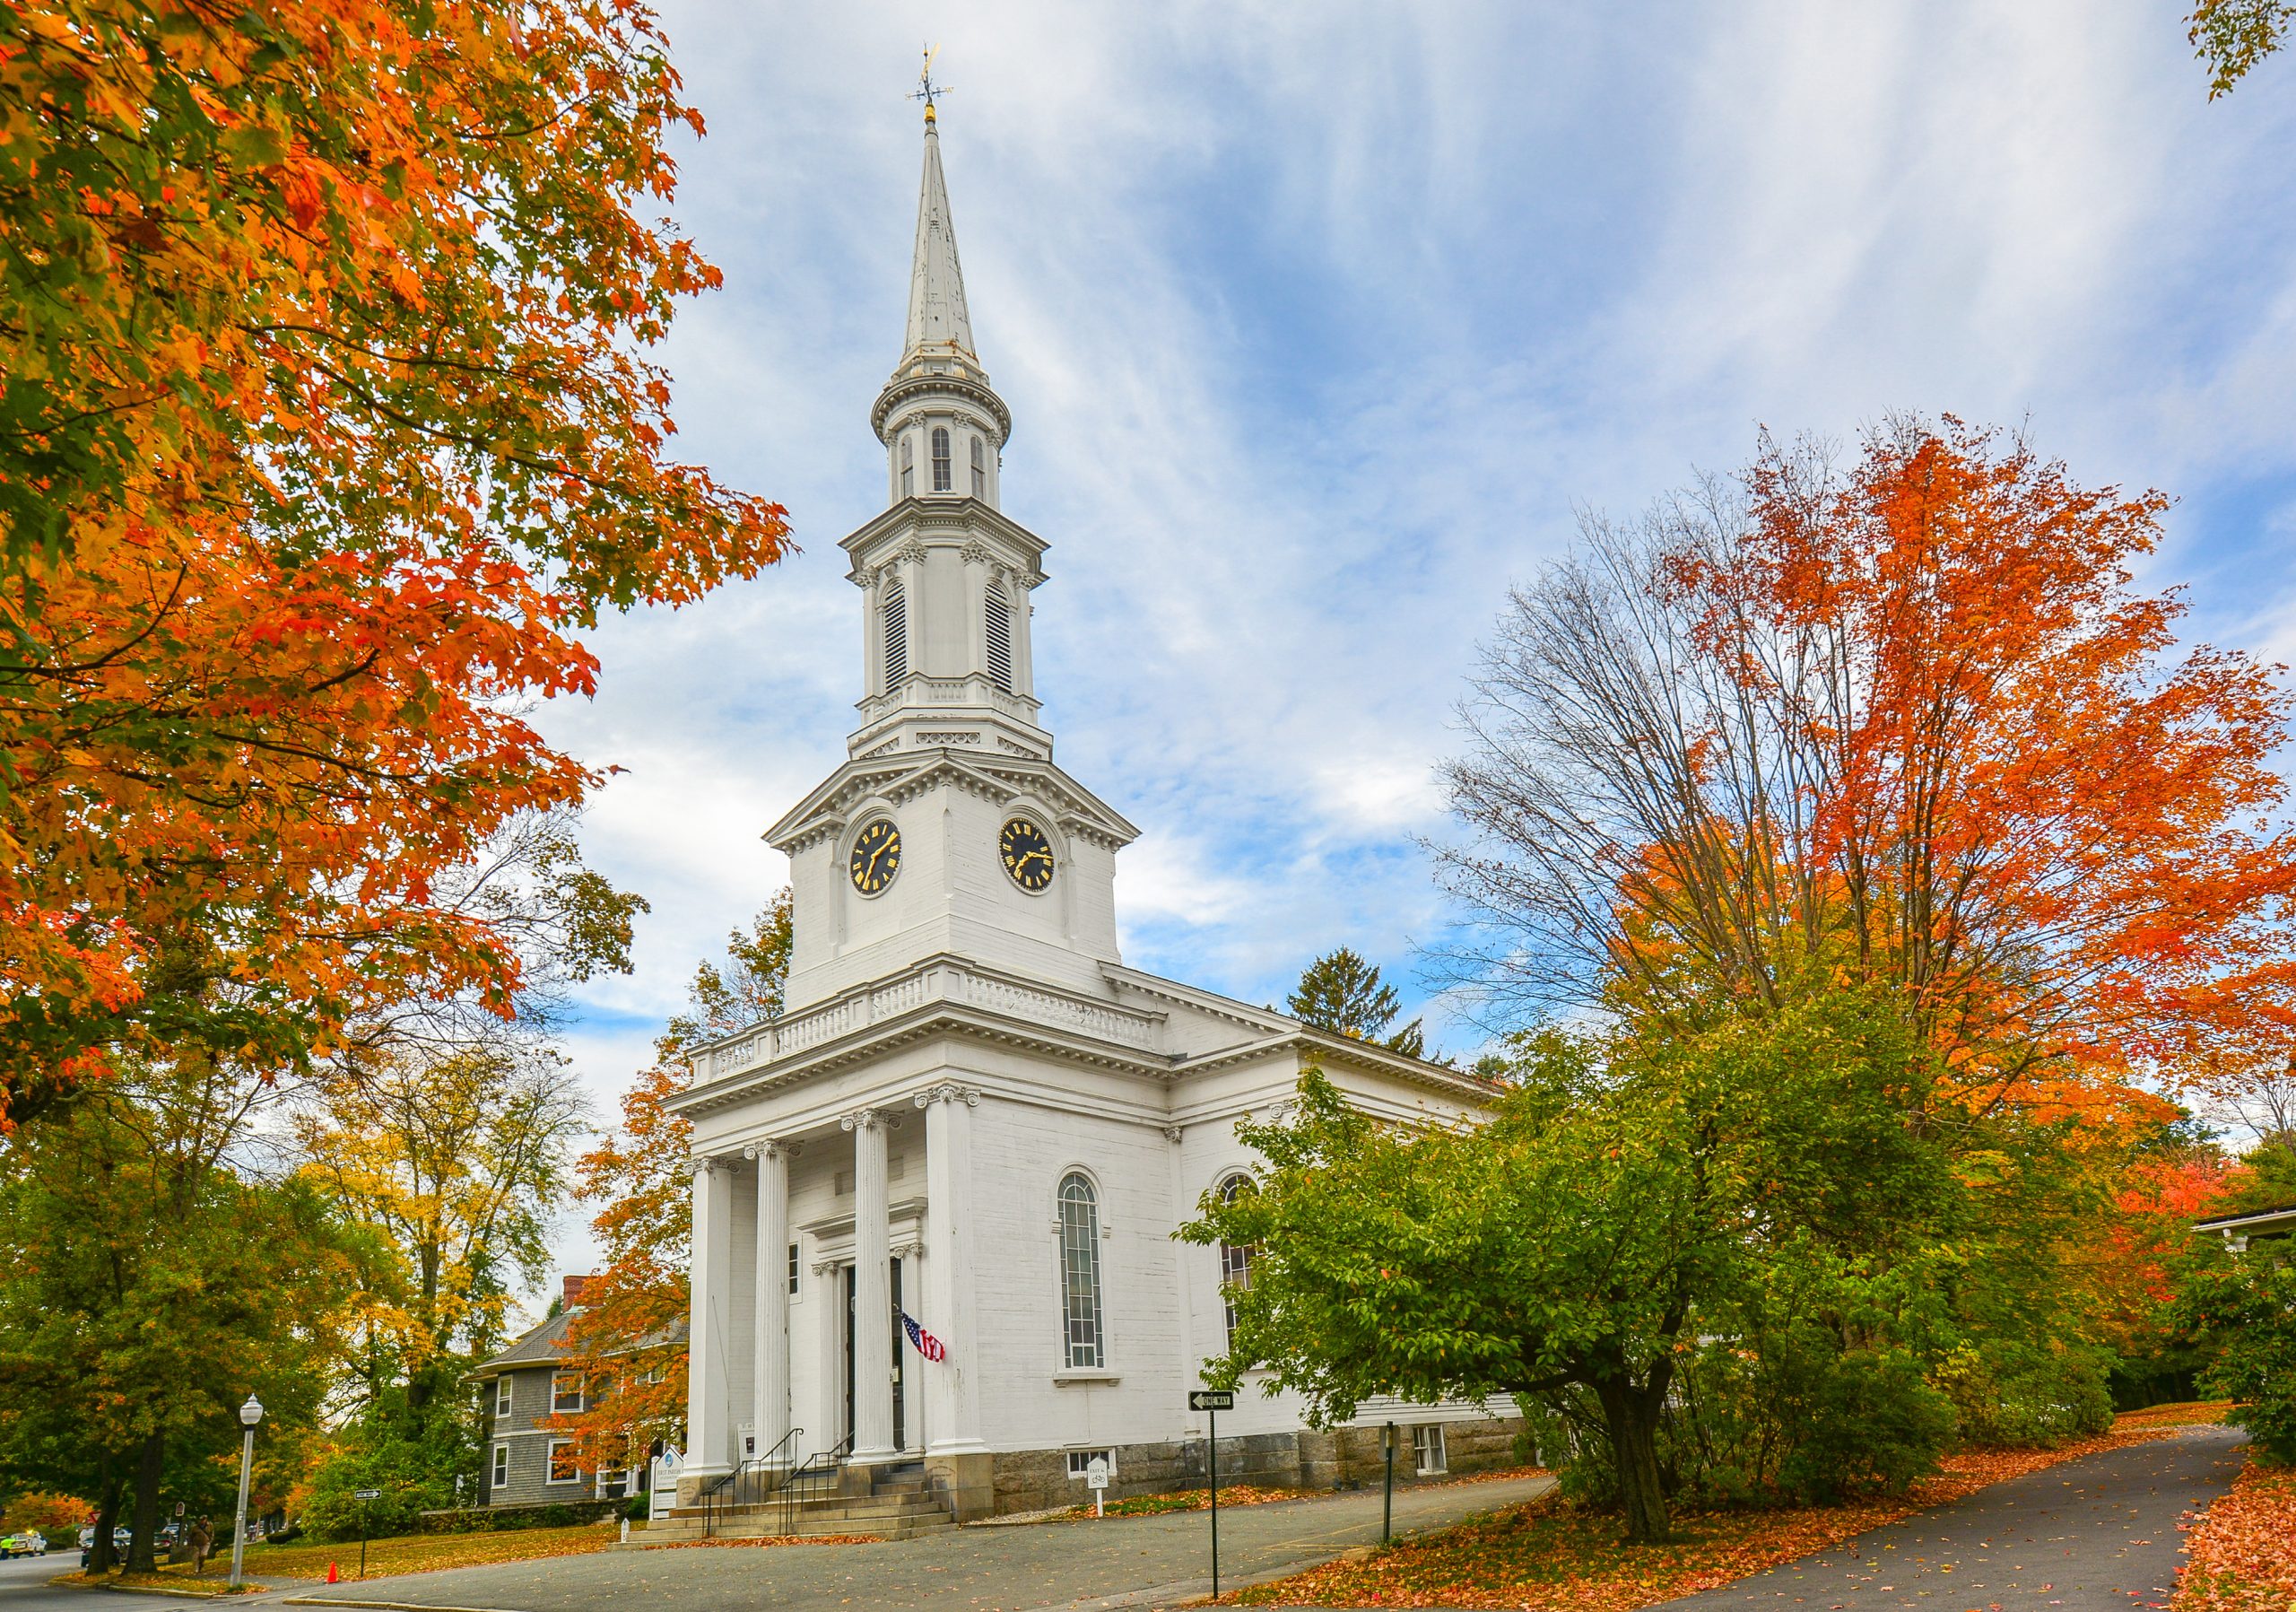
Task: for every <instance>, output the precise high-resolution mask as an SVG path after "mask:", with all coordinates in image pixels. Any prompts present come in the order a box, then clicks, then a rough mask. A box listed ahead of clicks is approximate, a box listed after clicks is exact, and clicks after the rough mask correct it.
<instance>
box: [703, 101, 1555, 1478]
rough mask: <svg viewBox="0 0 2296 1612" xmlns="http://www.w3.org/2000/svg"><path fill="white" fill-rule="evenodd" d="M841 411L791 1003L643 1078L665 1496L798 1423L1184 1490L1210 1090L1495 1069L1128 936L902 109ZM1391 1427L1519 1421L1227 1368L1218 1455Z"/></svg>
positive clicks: (1223, 1257)
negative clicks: (671, 1229) (844, 636)
mask: <svg viewBox="0 0 2296 1612" xmlns="http://www.w3.org/2000/svg"><path fill="white" fill-rule="evenodd" d="M870 424H871V426H872V428H873V429H874V431H875V433H876V435H877V437H878V439H879V440H881V441H882V442H883V444H884V448H885V491H886V495H887V505H888V507H887V508H886V510H884V512H883V514H881V515H879V516H877V517H876V518H874V519H873V520H871V521H870V522H869V523H868V524H867V525H865V526H864V527H861V529H860V530H858V531H857V532H855V533H854V534H853V535H852V536H849V537H848V538H846V539H845V540H844V544H843V547H844V549H845V551H846V553H848V554H849V555H850V556H851V560H852V569H851V571H850V573H849V578H850V580H851V581H852V582H853V584H854V585H855V586H856V587H857V588H859V589H860V591H861V597H862V601H863V606H862V621H863V627H862V641H863V657H862V658H863V664H864V666H865V668H866V669H865V674H864V680H863V689H862V695H861V699H860V701H859V706H858V709H859V712H860V722H859V725H858V726H857V728H855V729H854V731H853V733H852V735H851V736H850V737H849V738H848V740H847V744H846V749H847V757H846V760H845V761H844V762H842V764H840V765H839V767H838V768H837V770H836V771H833V772H831V774H830V776H829V777H828V778H827V779H825V780H823V781H822V784H821V785H820V787H818V788H817V789H814V790H813V792H812V793H811V794H810V795H808V796H806V797H805V798H804V799H803V800H801V801H799V802H798V803H797V804H796V806H794V807H793V808H791V810H790V811H789V812H788V813H787V815H785V816H784V817H782V819H781V820H780V821H779V822H778V823H775V824H774V825H773V826H772V828H771V829H770V830H769V831H768V832H767V833H766V835H765V838H766V839H767V841H769V842H770V843H771V844H772V845H773V846H775V847H776V848H777V849H778V850H781V851H783V852H785V853H787V856H788V858H789V861H790V867H791V874H790V877H791V881H792V885H793V889H794V893H795V902H796V919H795V923H796V928H795V949H794V952H793V954H792V957H791V962H790V970H789V978H788V984H787V1002H786V1010H785V1012H784V1013H783V1014H782V1015H781V1016H780V1017H779V1018H778V1019H775V1020H773V1021H771V1022H770V1023H767V1024H759V1025H756V1026H754V1027H752V1028H751V1029H748V1030H745V1031H743V1032H741V1033H737V1034H735V1035H732V1036H728V1037H726V1038H723V1039H721V1040H719V1041H716V1042H714V1043H711V1044H709V1045H707V1046H703V1047H701V1048H699V1049H697V1050H696V1051H695V1052H694V1054H693V1057H692V1074H693V1078H692V1084H691V1089H690V1090H689V1091H688V1092H686V1093H685V1094H682V1095H681V1096H680V1097H679V1098H678V1099H677V1100H676V1102H675V1103H674V1107H675V1109H676V1110H677V1111H678V1112H680V1113H682V1114H683V1115H684V1116H685V1117H686V1118H687V1119H688V1120H691V1124H692V1128H693V1149H694V1177H693V1268H692V1315H691V1334H690V1339H691V1341H690V1347H691V1357H690V1370H691V1389H690V1393H691V1398H690V1401H689V1409H688V1425H687V1446H688V1447H687V1452H686V1465H685V1467H684V1469H683V1474H682V1476H681V1478H680V1482H679V1490H680V1494H679V1499H680V1501H681V1502H683V1503H689V1504H690V1503H691V1502H692V1500H693V1497H694V1496H695V1494H697V1493H699V1492H700V1490H701V1489H702V1488H703V1487H705V1486H707V1485H709V1483H710V1482H711V1481H712V1480H713V1479H715V1478H717V1477H720V1476H722V1475H724V1474H726V1473H727V1472H729V1471H732V1470H733V1469H735V1468H736V1467H737V1466H738V1465H740V1464H741V1463H743V1462H744V1461H745V1460H746V1461H766V1460H770V1461H771V1462H773V1463H776V1464H781V1463H787V1462H790V1461H796V1460H806V1459H807V1458H821V1457H828V1458H831V1459H835V1460H841V1461H842V1462H843V1463H845V1464H846V1466H847V1468H848V1473H847V1478H848V1481H850V1480H852V1479H857V1478H865V1477H867V1476H868V1473H867V1471H866V1470H865V1469H869V1468H875V1469H878V1470H879V1471H881V1472H883V1471H887V1470H889V1469H890V1470H897V1471H900V1472H903V1473H905V1474H908V1475H909V1476H910V1477H912V1478H913V1477H915V1476H916V1475H917V1474H918V1471H919V1468H921V1469H922V1473H923V1475H924V1476H925V1477H926V1479H927V1480H928V1481H929V1484H930V1487H931V1491H932V1493H933V1494H935V1495H936V1496H937V1497H938V1498H939V1499H940V1501H941V1503H942V1504H943V1505H944V1506H945V1507H946V1508H947V1510H948V1511H949V1512H952V1514H953V1515H955V1516H956V1517H957V1518H959V1519H960V1520H970V1519H972V1518H976V1517H980V1516H985V1515H988V1514H991V1513H993V1512H1010V1511H1017V1510H1029V1509H1036V1508H1039V1507H1044V1506H1049V1505H1056V1504H1065V1503H1070V1502H1074V1501H1078V1500H1083V1499H1086V1498H1089V1495H1088V1494H1087V1492H1086V1488H1085V1483H1084V1475H1085V1473H1086V1470H1087V1468H1088V1466H1089V1463H1090V1461H1091V1458H1092V1457H1094V1456H1096V1455H1098V1456H1102V1457H1105V1458H1106V1459H1107V1460H1108V1461H1109V1466H1110V1468H1111V1486H1110V1493H1111V1495H1112V1496H1114V1495H1121V1494H1135V1493H1143V1492H1147V1491H1152V1490H1156V1489H1162V1488H1172V1487H1180V1486H1189V1485H1194V1484H1201V1483H1202V1482H1203V1481H1204V1470H1205V1419H1204V1417H1203V1416H1201V1415H1196V1414H1191V1413H1190V1411H1189V1410H1188V1408H1187V1393H1188V1390H1191V1389H1194V1388H1196V1387H1199V1386H1201V1384H1200V1381H1199V1375H1200V1372H1201V1369H1202V1365H1203V1363H1204V1361H1205V1358H1206V1357H1207V1356H1212V1355H1219V1354H1221V1353H1222V1352H1223V1351H1224V1349H1225V1347H1226V1343H1227V1335H1226V1327H1227V1316H1226V1306H1225V1303H1224V1302H1223V1297H1222V1282H1223V1279H1224V1278H1226V1277H1232V1276H1235V1275H1237V1274H1239V1272H1241V1271H1242V1270H1243V1269H1244V1268H1245V1264H1246V1259H1245V1256H1244V1255H1243V1253H1242V1251H1241V1250H1222V1249H1213V1248H1204V1247H1198V1246H1196V1245H1192V1244H1187V1243H1182V1242H1178V1241H1176V1240H1175V1239H1174V1237H1173V1231H1174V1229H1175V1228H1176V1227H1177V1226H1178V1225H1179V1224H1181V1223H1182V1222H1183V1221H1185V1220H1187V1219H1189V1218H1191V1217H1192V1216H1193V1214H1194V1212H1195V1208H1196V1204H1197V1202H1198V1200H1199V1199H1200V1198H1201V1197H1202V1196H1203V1195H1204V1194H1205V1193H1206V1192H1209V1191H1215V1190H1219V1189H1222V1188H1223V1187H1225V1186H1226V1185H1227V1183H1229V1182H1231V1181H1234V1180H1236V1179H1238V1178H1239V1177H1242V1176H1244V1175H1246V1174H1247V1173H1248V1172H1249V1171H1250V1169H1251V1168H1252V1165H1253V1163H1254V1155H1253V1154H1252V1153H1251V1151H1250V1150H1249V1149H1248V1148H1247V1147H1246V1146H1244V1145H1243V1144H1242V1143H1241V1142H1239V1140H1238V1139H1237V1137H1236V1129H1235V1128H1236V1123H1237V1121H1238V1120H1240V1119H1243V1118H1245V1117H1247V1116H1254V1117H1259V1118H1265V1117H1267V1116H1268V1115H1270V1114H1271V1113H1272V1112H1273V1111H1274V1110H1275V1109H1276V1108H1277V1107H1278V1106H1279V1105H1281V1104H1283V1103H1284V1102H1286V1101H1287V1100H1288V1099H1289V1098H1290V1096H1291V1094H1292V1093H1293V1091H1294V1089H1295V1088H1296V1086H1297V1085H1298V1082H1299V1079H1300V1074H1301V1072H1302V1071H1303V1070H1305V1069H1307V1068H1309V1067H1311V1066H1312V1067H1321V1068H1322V1069H1323V1070H1324V1071H1325V1072H1326V1074H1327V1075H1328V1076H1330V1077H1331V1079H1332V1080H1333V1081H1334V1082H1335V1084H1336V1085H1338V1086H1339V1087H1340V1088H1341V1089H1342V1090H1343V1091H1344V1092H1345V1093H1347V1094H1349V1096H1350V1098H1351V1099H1352V1101H1353V1102H1356V1103H1357V1104H1359V1105H1360V1106H1361V1108H1363V1109H1364V1110H1365V1111H1369V1112H1371V1113H1374V1114H1378V1115H1382V1116H1387V1117H1390V1118H1393V1119H1395V1120H1407V1121H1408V1120H1452V1119H1456V1118H1457V1117H1460V1116H1463V1115H1469V1114H1473V1113H1475V1112H1477V1111H1480V1110H1481V1108H1482V1106H1483V1103H1484V1102H1487V1100H1488V1098H1489V1095H1490V1093H1489V1088H1487V1087H1486V1086H1485V1085H1483V1084H1482V1083H1481V1082H1480V1081H1478V1080H1476V1079H1474V1077H1472V1076H1466V1075H1464V1074H1462V1073H1460V1072H1458V1071H1457V1070H1454V1069H1450V1068H1447V1067H1440V1066H1438V1065H1433V1064H1429V1063H1423V1062H1421V1061H1419V1060H1418V1059H1411V1058H1405V1057H1402V1056H1399V1055H1397V1054H1395V1053H1392V1052H1388V1051H1387V1050H1383V1049H1380V1048H1378V1047H1375V1046H1370V1045H1367V1044H1365V1043H1363V1042H1361V1041H1353V1040H1351V1039H1348V1038H1345V1037H1342V1036H1336V1035H1332V1034H1328V1033H1325V1032H1322V1031H1318V1030H1315V1029H1312V1028H1309V1027H1308V1026H1305V1025H1303V1024H1299V1023H1297V1022H1296V1021H1294V1020H1291V1019H1289V1018H1286V1017H1284V1016H1283V1015H1281V1014H1276V1013H1273V1012H1269V1011H1267V1010H1265V1009H1263V1008H1259V1007H1254V1006H1247V1005H1246V1004H1244V1003H1241V1002H1237V1001H1231V1000H1229V999H1227V998H1222V997H1220V996H1218V995H1215V994H1214V993H1213V992H1210V991H1206V990H1200V989H1196V988H1194V987H1192V986H1187V985H1183V984H1178V983H1177V982H1175V981H1173V980H1164V979H1159V978H1157V977H1156V976H1154V975H1152V974H1147V973H1143V972H1139V971H1138V970H1135V969H1131V968H1127V967H1126V966H1125V963H1124V961H1123V959H1122V957H1121V956H1120V955H1119V954H1118V948H1117V921H1116V898H1115V877H1116V858H1117V855H1118V852H1120V851H1121V850H1123V849H1124V848H1125V846H1126V844H1128V843H1129V842H1130V841H1132V840H1133V839H1134V838H1135V836H1136V834H1137V832H1138V831H1137V830H1136V829H1135V828H1134V826H1133V825H1132V824H1131V823H1127V822H1126V820H1125V819H1124V818H1123V817H1122V816H1121V815H1118V812H1117V811H1116V810H1115V809H1114V808H1113V807H1111V806H1109V805H1108V804H1107V803H1106V802H1105V801H1103V800H1101V799H1100V797H1098V796H1096V795H1094V794H1093V793H1092V792H1091V790H1090V789H1087V788H1086V787H1085V786H1084V785H1083V784H1081V783H1079V782H1078V781H1077V780H1074V779H1073V778H1071V777H1070V776H1069V775H1068V774H1067V773H1066V772H1065V771H1062V770H1061V768H1060V766H1059V765H1058V763H1057V762H1056V761H1055V760H1054V759H1053V739H1052V735H1051V733H1050V732H1049V731H1048V728H1046V726H1045V724H1044V722H1043V720H1042V719H1041V706H1040V703H1039V699H1038V693H1037V686H1036V680H1035V675H1034V662H1033V658H1032V657H1031V653H1030V639H1031V632H1030V625H1031V619H1032V614H1033V606H1032V603H1031V601H1032V599H1033V597H1034V596H1035V593H1036V590H1037V588H1039V586H1040V585H1041V584H1042V583H1043V582H1044V581H1045V572H1044V570H1043V561H1044V556H1045V552H1046V546H1047V545H1046V544H1045V542H1044V540H1043V539H1041V538H1039V537H1038V536H1036V535H1035V534H1034V533H1032V532H1031V531H1030V530H1029V529H1028V528H1027V527H1023V526H1022V525H1021V524H1020V523H1019V522H1017V521H1015V520H1014V519H1013V518H1011V517H1010V516H1008V515H1006V514H1005V510H1004V487H1003V485H1002V480H1001V464H1002V450H1003V448H1004V445H1005V440H1006V438H1007V436H1008V434H1009V433H1010V431H1011V429H1012V416H1011V414H1010V412H1009V411H1008V410H1007V409H1006V407H1005V402H1004V400H1003V399H1002V398H1001V397H999V396H997V395H996V390H995V389H994V388H992V387H991V385H990V384H989V379H988V375H987V371H986V370H984V369H983V368H982V367H981V362H980V359H979V357H978V352H977V350H976V349H975V347H974V345H973V336H972V327H971V322H970V318H969V317H968V314H967V310H966V305H965V289H964V281H963V277H962V274H961V271H960V269H959V266H958V261H957V242H956V236H955V233H954V231H953V230H952V226H951V222H950V215H949V199H948V193H947V190H946V187H945V186H944V181H943V178H942V170H941V152H940V144H939V137H938V134H937V132H936V129H935V124H934V113H933V110H932V109H931V106H930V105H929V103H928V105H927V107H926V128H925V173H924V183H923V189H922V194H921V196H920V197H919V201H918V220H917V246H916V261H915V266H914V269H913V272H912V276H911V280H910V283H909V331H908V341H907V344H906V346H905V348H904V350H903V352H902V354H901V359H900V364H899V366H898V367H897V368H896V369H895V370H894V371H893V375H892V379H891V380H890V381H889V382H888V383H887V384H886V386H885V388H884V390H883V392H882V393H880V394H879V395H878V396H877V400H876V404H875V406H874V408H873V409H872V410H871V411H870ZM904 1315H906V1316H907V1317H909V1319H911V1320H914V1321H915V1322H916V1323H918V1327H919V1328H920V1329H921V1330H922V1332H923V1333H925V1334H927V1335H929V1337H930V1338H932V1339H934V1340H937V1342H938V1343H939V1345H940V1346H942V1349H943V1350H944V1354H943V1355H942V1357H941V1358H939V1359H928V1358H926V1353H928V1352H929V1351H923V1350H920V1348H919V1346H918V1343H917V1341H915V1340H914V1339H912V1338H911V1337H910V1336H909V1334H908V1332H907V1330H906V1329H905V1328H904V1325H903V1320H902V1317H903V1316H904ZM1496 1408H1498V1407H1494V1409H1496ZM1509 1408H1511V1407H1509ZM1387 1422H1395V1423H1397V1424H1399V1425H1402V1426H1403V1427H1405V1428H1406V1429H1408V1431H1407V1432H1406V1433H1404V1434H1403V1435H1402V1436H1404V1437H1406V1438H1408V1439H1409V1440H1410V1441H1411V1442H1409V1443H1399V1446H1398V1448H1399V1451H1400V1453H1399V1454H1398V1458H1397V1470H1398V1472H1399V1473H1400V1474H1405V1475H1408V1474H1409V1473H1411V1472H1412V1471H1413V1470H1414V1468H1415V1469H1416V1470H1419V1471H1422V1472H1434V1471H1441V1470H1444V1469H1446V1468H1448V1469H1451V1470H1459V1469H1465V1468H1471V1467H1474V1466H1479V1465H1480V1466H1488V1465H1493V1464H1498V1463H1500V1462H1502V1461H1504V1460H1507V1459H1508V1452H1509V1448H1510V1444H1511V1440H1512V1437H1513V1434H1514V1433H1515V1431H1516V1429H1517V1428H1518V1426H1519V1423H1518V1422H1517V1421H1516V1420H1515V1419H1514V1418H1513V1417H1511V1416H1509V1417H1505V1418H1501V1417H1500V1416H1495V1415H1493V1414H1492V1412H1490V1411H1485V1410H1483V1409H1482V1408H1479V1407H1474V1406H1468V1405H1447V1406H1440V1407H1427V1406H1407V1405H1401V1404H1380V1405H1374V1406H1367V1407H1364V1409H1363V1412H1362V1414H1361V1418H1360V1419H1359V1421H1358V1423H1357V1424H1356V1425H1355V1426H1354V1427H1353V1428H1352V1429H1341V1430H1335V1431H1332V1432H1326V1433H1318V1432H1315V1431H1313V1430H1310V1429H1309V1428H1308V1427H1307V1426H1306V1425H1305V1421H1304V1418H1303V1416H1302V1413H1301V1407H1300V1405H1299V1404H1298V1403H1297V1402H1296V1401H1294V1400H1292V1399H1288V1398H1268V1397H1266V1396H1265V1395H1263V1394H1262V1393H1261V1392H1260V1391H1259V1390H1258V1389H1257V1386H1256V1384H1255V1382H1254V1381H1253V1380H1252V1378H1250V1377H1249V1376H1247V1378H1246V1379H1245V1382H1244V1384H1243V1387H1242V1389H1241V1390H1240V1391H1239V1393H1238V1395H1237V1403H1236V1407H1235V1409H1234V1411H1233V1412H1232V1413H1231V1414H1227V1415H1223V1416H1222V1417H1221V1422H1220V1433H1221V1442H1220V1469H1221V1474H1222V1478H1223V1480H1225V1479H1227V1478H1229V1477H1231V1476H1244V1475H1248V1476H1250V1477H1254V1478H1255V1479H1257V1480H1258V1481H1263V1482H1280V1483H1290V1484H1300V1485H1309V1486H1328V1485H1333V1484H1338V1483H1342V1482H1348V1481H1354V1480H1357V1479H1361V1478H1363V1477H1367V1476H1370V1475H1372V1474H1374V1473H1376V1471H1377V1470H1378V1460H1379V1457H1378V1441H1379V1436H1380V1435H1379V1432H1378V1428H1379V1426H1380V1425H1381V1424H1385V1423H1387ZM856 1468H858V1469H864V1470H859V1471H857V1470H853V1469H856Z"/></svg>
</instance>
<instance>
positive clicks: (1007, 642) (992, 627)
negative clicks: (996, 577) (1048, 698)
mask: <svg viewBox="0 0 2296 1612" xmlns="http://www.w3.org/2000/svg"><path fill="white" fill-rule="evenodd" d="M981 614H982V615H983V616H984V617H985V618H986V619H987V623H988V678H989V681H990V682H992V683H994V684H996V686H997V687H998V688H1001V689H1003V690H1004V691H1005V693H1008V694H1009V693H1012V692H1013V606H1011V605H1009V604H1007V603H1006V602H1005V589H1004V588H1003V587H1002V586H1000V585H999V584H997V583H995V582H991V583H990V584H989V585H988V593H987V597H986V598H984V599H983V601H982V605H981Z"/></svg>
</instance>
